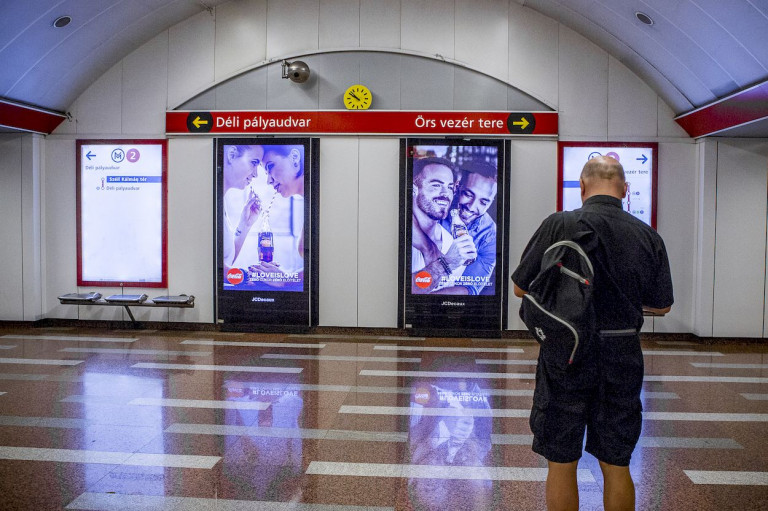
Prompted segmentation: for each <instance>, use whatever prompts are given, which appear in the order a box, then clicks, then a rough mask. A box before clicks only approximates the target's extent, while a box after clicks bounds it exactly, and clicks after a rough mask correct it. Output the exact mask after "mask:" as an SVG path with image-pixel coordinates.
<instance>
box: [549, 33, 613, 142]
mask: <svg viewBox="0 0 768 511" xmlns="http://www.w3.org/2000/svg"><path fill="white" fill-rule="evenodd" d="M559 43H560V45H559V48H560V73H559V84H560V85H559V87H560V103H559V109H560V136H561V137H562V136H565V137H587V138H589V139H592V140H605V138H606V136H607V119H608V54H607V53H605V52H604V51H603V50H601V49H600V48H598V47H597V46H595V45H594V44H593V43H591V42H589V41H588V40H587V39H585V38H584V37H582V36H580V35H579V34H577V33H576V32H574V31H573V30H571V29H569V28H566V27H564V26H562V25H561V26H560V36H559Z"/></svg>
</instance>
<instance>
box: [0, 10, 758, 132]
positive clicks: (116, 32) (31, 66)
mask: <svg viewBox="0 0 768 511" xmlns="http://www.w3.org/2000/svg"><path fill="white" fill-rule="evenodd" d="M226 1H232V2H237V1H238V0H0V14H1V16H0V69H1V70H2V72H0V98H5V99H9V100H15V101H20V102H24V103H30V104H33V105H37V106H40V107H43V108H48V109H53V110H65V109H66V108H70V107H72V103H73V102H74V100H75V99H76V98H77V97H78V96H80V94H82V93H83V91H84V90H85V89H86V88H87V87H88V86H89V85H90V84H92V83H93V82H94V81H95V80H97V79H98V78H99V77H100V76H102V75H103V74H104V73H105V72H107V70H109V69H110V68H112V67H113V66H114V65H115V64H116V63H117V62H119V61H120V59H122V58H123V57H125V56H126V55H128V54H129V53H130V52H131V51H133V50H135V49H136V48H138V47H139V46H141V45H142V44H144V43H145V42H147V41H149V40H150V39H152V38H153V37H155V36H157V35H158V34H160V33H162V32H163V31H165V30H167V29H168V28H170V27H172V26H174V25H176V24H177V23H179V22H181V21H183V20H186V19H188V18H189V17H191V16H193V15H195V14H198V13H200V12H203V11H205V10H209V11H211V14H212V15H213V14H215V7H216V5H218V4H221V3H224V2H226ZM510 1H512V0H510ZM514 1H515V2H516V4H519V5H522V6H523V8H526V9H531V10H532V11H536V12H538V13H539V14H542V15H544V16H547V17H549V18H551V19H553V20H555V21H557V22H559V23H562V24H563V25H565V26H567V27H569V28H570V29H572V30H574V31H576V32H577V33H579V34H581V35H582V36H584V37H586V38H587V39H589V40H590V41H592V42H593V43H595V44H597V45H598V46H600V47H601V48H603V49H604V50H605V51H606V52H608V53H609V54H610V55H611V56H612V57H614V58H616V59H617V60H619V61H620V62H622V63H624V64H625V65H626V66H627V67H628V68H629V69H630V70H632V71H633V72H634V73H635V74H637V75H638V76H639V77H640V78H641V79H642V80H643V81H645V82H646V83H648V84H649V85H650V86H651V87H652V88H653V90H654V91H655V92H656V93H657V94H659V96H660V97H661V98H662V99H663V100H664V101H665V102H666V103H667V104H668V105H670V107H671V108H672V109H673V110H674V112H675V113H677V114H681V113H684V112H687V111H690V110H692V109H694V108H697V107H700V106H703V105H706V104H709V103H711V102H713V101H715V100H717V99H720V98H723V97H726V96H728V95H731V94H733V93H735V92H739V91H741V90H743V89H746V88H748V87H749V86H751V85H754V84H757V83H761V82H764V81H766V80H768V0H514ZM266 2H267V5H268V6H269V9H268V14H267V16H268V17H269V19H270V20H274V16H273V15H275V13H278V14H280V13H282V14H281V15H280V16H278V17H279V18H280V20H284V19H291V20H293V21H292V22H293V23H295V21H296V19H297V18H298V19H300V20H302V27H306V29H307V31H304V35H303V36H302V37H299V38H298V39H297V38H296V34H295V33H289V32H290V30H289V31H286V32H285V37H284V38H283V39H280V38H277V39H276V36H274V33H273V37H272V38H271V39H270V40H271V42H272V43H273V44H277V43H279V44H277V47H276V48H273V50H275V51H276V53H275V52H271V51H268V54H280V53H281V52H283V53H285V52H291V51H298V50H297V49H296V48H298V47H301V49H304V50H306V49H312V47H313V45H314V47H316V46H317V40H318V35H317V33H318V29H319V26H320V22H319V21H318V20H317V19H316V18H317V17H318V12H319V7H321V6H322V8H323V9H326V10H328V9H330V11H328V12H334V13H335V12H336V10H334V9H333V8H334V6H336V7H338V6H347V5H352V6H356V5H360V6H361V7H360V8H359V9H355V11H357V12H358V14H357V15H355V16H352V17H351V19H350V20H348V21H345V20H342V19H339V21H338V22H339V23H341V24H343V23H351V24H355V27H360V28H359V30H361V32H360V35H359V41H367V40H368V39H367V38H370V35H368V34H367V32H366V30H364V28H366V27H367V28H370V21H371V20H370V19H369V18H370V16H369V17H368V18H365V19H366V20H368V21H366V22H364V23H363V22H361V19H362V18H363V11H364V12H365V13H369V11H370V10H371V9H372V8H373V7H372V6H374V5H375V6H376V7H377V8H378V4H379V3H380V2H375V3H374V2H372V1H368V0H362V1H360V2H359V3H358V2H357V1H356V0H339V1H338V2H337V1H336V0H311V1H309V2H306V1H303V0H302V1H300V0H266ZM497 2H498V4H499V5H501V4H504V0H494V1H493V2H491V1H488V2H480V3H477V5H478V6H481V7H480V8H481V9H482V6H483V5H491V6H496V5H497ZM386 5H387V6H388V8H389V9H391V8H393V7H394V8H396V10H397V11H398V12H395V11H392V13H391V14H390V15H389V16H388V17H387V20H389V21H388V22H394V23H395V25H392V26H391V27H390V29H391V30H389V31H388V32H386V34H390V35H386V37H385V33H384V32H385V31H383V29H381V30H382V31H380V32H377V33H376V34H375V37H377V38H378V39H376V40H378V41H384V40H385V39H382V37H385V38H388V39H386V41H389V42H387V43H386V44H384V43H382V44H383V45H384V46H389V45H394V46H393V47H395V48H399V47H402V48H405V49H406V50H407V49H414V48H417V49H419V50H420V51H427V50H429V51H427V53H439V54H441V55H443V56H444V57H446V58H456V56H457V55H459V54H460V53H461V51H462V49H461V48H458V49H454V46H455V44H456V43H457V42H459V39H456V38H455V34H456V30H457V27H458V29H459V30H460V29H461V27H462V25H461V23H462V20H461V19H460V17H459V16H458V15H457V12H458V11H456V12H454V11H455V9H454V5H455V2H454V1H449V0H387V2H386ZM462 5H463V3H462ZM502 11H504V9H502ZM636 11H643V12H646V13H647V14H648V15H650V16H651V17H652V18H653V19H654V21H655V23H654V24H653V25H652V26H647V25H643V24H642V23H640V22H639V21H638V20H637V19H636V18H635V12H636ZM324 12H325V11H324ZM494 13H496V10H494V9H491V12H488V13H486V14H487V15H488V16H498V13H496V14H494ZM64 14H66V15H70V16H72V18H73V21H72V23H71V24H70V25H69V26H68V27H65V28H63V29H55V28H53V27H52V22H53V20H54V19H55V18H56V17H58V16H60V15H64ZM283 15H284V16H283ZM334 16H336V15H335V14H334ZM280 20H278V22H280ZM436 20H437V21H436ZM424 23H427V24H428V26H430V27H432V30H424V27H425V25H424ZM390 24H391V23H390ZM385 25H386V24H385ZM291 27H293V28H295V26H293V25H292V26H291ZM291 27H287V28H291ZM279 28H280V25H279V23H278V26H268V27H267V30H268V31H272V32H274V30H275V29H279ZM350 30H353V31H354V30H355V29H354V28H352V29H350ZM392 30H394V31H395V32H392ZM281 33H282V32H281ZM391 34H394V35H391ZM392 37H394V39H391V38H392ZM278 39H279V40H278ZM344 40H346V39H344ZM310 43H311V44H310ZM280 48H282V49H280ZM425 48H426V49H427V50H425ZM429 48H431V50H430V49H429ZM278 50H279V51H278ZM766 136H768V133H766Z"/></svg>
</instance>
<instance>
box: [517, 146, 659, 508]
mask: <svg viewBox="0 0 768 511" xmlns="http://www.w3.org/2000/svg"><path fill="white" fill-rule="evenodd" d="M579 184H580V187H581V199H582V202H583V206H582V207H581V208H580V209H579V210H577V212H578V213H577V215H578V216H577V218H578V226H579V229H583V230H588V231H592V232H594V233H595V234H596V236H597V239H598V244H597V248H595V249H594V251H593V252H591V253H590V257H591V259H592V261H593V264H594V265H595V277H594V295H593V298H594V306H595V312H596V316H597V317H596V320H597V330H598V331H599V334H597V335H594V336H592V338H590V339H587V340H586V341H585V344H584V346H583V349H584V351H583V355H582V362H581V363H579V364H574V366H575V367H569V369H568V370H567V371H565V372H562V371H556V370H554V369H553V367H552V366H550V365H549V364H548V361H547V360H545V359H544V358H543V357H542V356H541V352H540V354H539V361H538V364H537V367H536V390H535V392H534V398H533V409H532V410H531V418H530V423H531V430H532V431H533V434H534V440H533V450H534V451H535V452H537V453H539V454H541V455H542V456H544V457H545V458H546V459H547V460H548V462H549V465H548V466H549V472H548V475H547V490H546V493H547V508H548V509H549V510H550V511H560V510H565V511H570V510H573V511H575V510H577V509H578V507H579V495H578V485H577V482H576V466H577V464H578V460H579V458H580V457H581V454H582V444H583V440H584V432H585V429H586V432H587V443H586V449H585V450H586V451H587V452H588V453H590V454H592V455H594V456H595V457H596V458H597V459H598V460H599V461H600V468H601V470H602V472H603V476H604V480H605V489H604V492H603V495H604V496H603V500H604V505H605V509H606V511H625V510H634V509H635V487H634V483H633V482H632V477H631V476H630V473H629V460H630V457H631V455H632V451H633V450H634V448H635V445H636V444H637V441H638V439H639V437H640V429H641V424H642V404H641V402H640V390H641V387H642V383H643V354H642V351H641V349H640V339H639V335H638V332H639V329H640V327H641V326H642V323H643V310H646V311H649V312H651V313H654V314H658V315H663V314H666V313H667V312H668V311H669V310H670V308H671V306H672V302H673V297H672V279H671V276H670V271H669V261H668V259H667V253H666V249H665V247H664V242H663V241H662V239H661V237H660V236H659V235H658V233H656V231H654V230H653V229H652V228H650V227H649V226H647V225H646V224H645V223H643V222H642V221H640V220H638V219H636V218H634V217H633V216H632V215H630V214H629V213H627V212H625V211H623V210H622V206H621V199H622V197H624V196H625V194H626V191H627V184H626V182H625V179H624V169H623V168H622V166H621V164H620V163H619V162H618V161H617V160H615V159H613V158H610V157H607V156H599V157H596V158H593V159H591V160H589V161H588V162H587V164H586V165H585V166H584V169H583V170H582V172H581V178H580V180H579ZM565 236H566V233H565V232H564V223H563V218H562V213H555V214H553V215H550V216H549V217H548V218H547V219H546V220H544V222H543V223H542V225H541V226H540V227H539V229H538V230H537V231H536V233H535V234H534V236H533V238H532V239H531V241H530V242H529V243H528V246H527V247H526V249H525V251H524V252H523V256H522V258H521V261H520V265H519V266H518V268H517V269H516V270H515V271H514V273H513V274H512V280H513V282H514V285H515V295H516V296H518V297H522V296H523V295H524V294H525V293H526V292H527V291H526V290H527V289H529V286H530V285H531V282H532V281H533V279H534V278H535V276H536V274H537V273H538V271H539V264H540V262H541V258H542V255H543V253H544V250H546V248H547V247H548V246H549V245H551V244H552V243H554V242H556V241H559V240H562V239H564V238H565ZM555 341H556V340H555ZM580 349H581V348H580Z"/></svg>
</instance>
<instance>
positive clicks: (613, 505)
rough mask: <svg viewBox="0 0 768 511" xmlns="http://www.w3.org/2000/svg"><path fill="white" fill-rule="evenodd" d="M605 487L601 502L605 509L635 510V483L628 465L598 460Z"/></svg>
mask: <svg viewBox="0 0 768 511" xmlns="http://www.w3.org/2000/svg"><path fill="white" fill-rule="evenodd" d="M600 470H602V471H603V479H604V481H605V488H603V504H604V505H605V511H635V484H634V483H633V482H632V476H631V475H630V474H629V467H620V466H618V465H611V464H610V463H604V462H602V461H601V462H600Z"/></svg>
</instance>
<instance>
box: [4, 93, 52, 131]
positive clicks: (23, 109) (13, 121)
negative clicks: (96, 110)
mask: <svg viewBox="0 0 768 511" xmlns="http://www.w3.org/2000/svg"><path fill="white" fill-rule="evenodd" d="M66 118H67V116H66V115H64V114H61V113H58V112H51V111H48V110H42V109H40V108H35V107H32V106H26V105H20V104H18V103H12V102H10V101H7V100H5V99H0V125H3V126H7V127H9V128H14V129H18V130H22V131H31V132H33V133H43V134H45V135H49V134H50V133H52V132H53V130H55V129H56V127H57V126H58V125H59V124H61V121H63V120H64V119H66Z"/></svg>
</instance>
